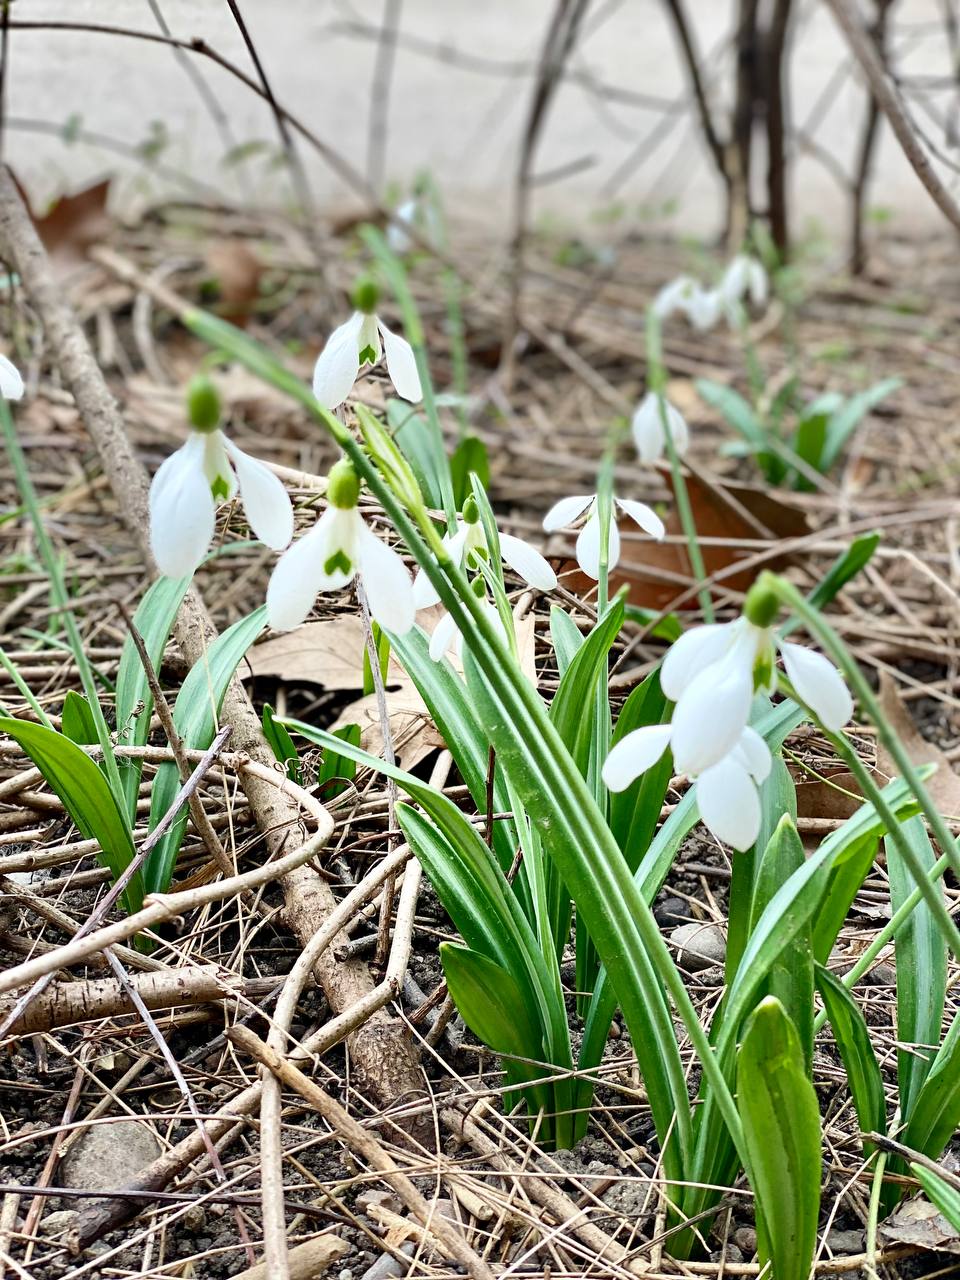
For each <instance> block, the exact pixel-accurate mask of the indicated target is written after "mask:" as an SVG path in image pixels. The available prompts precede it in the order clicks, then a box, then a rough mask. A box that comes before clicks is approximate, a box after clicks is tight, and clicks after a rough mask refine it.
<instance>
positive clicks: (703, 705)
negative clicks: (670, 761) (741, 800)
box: [672, 657, 753, 778]
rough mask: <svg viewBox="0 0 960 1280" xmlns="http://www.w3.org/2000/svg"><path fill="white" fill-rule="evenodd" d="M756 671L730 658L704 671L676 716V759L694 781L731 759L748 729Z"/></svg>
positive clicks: (674, 743) (681, 700) (681, 770)
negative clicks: (729, 757)
mask: <svg viewBox="0 0 960 1280" xmlns="http://www.w3.org/2000/svg"><path fill="white" fill-rule="evenodd" d="M752 701H753V668H752V665H751V666H747V665H746V664H745V663H742V662H731V661H730V659H729V657H728V658H726V659H724V660H722V661H721V662H717V663H714V664H713V665H712V666H709V667H706V668H704V670H702V671H701V672H700V674H699V675H698V676H697V677H696V678H695V679H694V680H693V682H692V683H691V684H690V685H689V686H688V687H687V689H686V690H685V691H684V693H683V694H682V696H681V698H680V700H679V702H678V703H677V706H676V709H675V711H674V713H673V739H672V742H673V758H674V760H675V761H676V765H677V770H678V771H679V772H680V773H685V774H687V775H688V776H689V777H691V778H694V777H696V776H697V774H699V773H702V772H703V770H704V769H709V768H710V766H711V765H712V764H716V763H717V761H718V760H722V759H723V757H724V756H726V755H729V754H730V752H731V751H732V750H733V748H734V747H735V746H736V744H737V741H738V740H739V738H740V735H741V734H742V733H743V731H744V729H745V728H746V726H747V720H748V718H749V716H750V704H751V702H752Z"/></svg>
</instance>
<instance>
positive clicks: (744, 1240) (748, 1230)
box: [733, 1227, 757, 1258]
mask: <svg viewBox="0 0 960 1280" xmlns="http://www.w3.org/2000/svg"><path fill="white" fill-rule="evenodd" d="M733 1243H734V1244H735V1245H736V1246H737V1248H738V1249H742V1250H743V1252H744V1254H745V1255H746V1257H748V1258H752V1257H753V1255H754V1254H755V1253H756V1252H757V1233H756V1231H755V1230H754V1228H753V1227H737V1229H736V1231H734V1233H733Z"/></svg>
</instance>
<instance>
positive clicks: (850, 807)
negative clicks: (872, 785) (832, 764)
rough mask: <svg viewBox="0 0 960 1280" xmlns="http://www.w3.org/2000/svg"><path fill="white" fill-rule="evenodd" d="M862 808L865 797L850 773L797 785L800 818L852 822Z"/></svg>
mask: <svg viewBox="0 0 960 1280" xmlns="http://www.w3.org/2000/svg"><path fill="white" fill-rule="evenodd" d="M808 777H809V775H808V774H804V775H803V778H804V779H807V778H808ZM862 804H863V796H862V795H861V794H860V788H859V787H858V786H857V783H856V780H855V778H854V777H853V774H851V773H845V772H840V773H831V774H826V775H824V777H822V778H817V779H814V780H810V781H805V780H804V781H799V782H798V783H797V817H798V818H849V817H850V816H851V814H854V813H856V811H857V810H858V809H859V808H860V806H861V805H862Z"/></svg>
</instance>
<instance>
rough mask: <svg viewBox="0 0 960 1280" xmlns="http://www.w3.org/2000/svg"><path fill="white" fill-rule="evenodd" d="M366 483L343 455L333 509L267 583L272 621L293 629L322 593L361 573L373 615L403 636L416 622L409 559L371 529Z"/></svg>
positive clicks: (335, 473)
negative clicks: (363, 497) (364, 508)
mask: <svg viewBox="0 0 960 1280" xmlns="http://www.w3.org/2000/svg"><path fill="white" fill-rule="evenodd" d="M359 496H360V482H359V480H358V478H357V474H356V472H355V471H354V469H353V467H352V465H351V464H350V462H349V461H347V460H346V459H341V460H340V461H339V462H338V463H336V464H335V465H334V467H333V468H332V469H331V472H330V478H329V483H328V486H327V509H326V511H324V513H323V515H322V516H321V517H320V519H319V520H318V521H317V523H316V524H315V525H314V526H313V528H312V529H311V530H310V532H309V533H306V534H304V536H303V537H302V538H299V539H298V540H297V541H296V542H295V543H294V544H293V546H292V547H290V548H289V550H288V551H285V552H284V554H283V555H282V556H281V557H280V559H279V560H278V561H277V565H276V568H275V569H274V571H273V573H272V574H271V577H270V582H269V584H268V586H267V620H268V621H269V623H270V625H271V627H274V628H275V629H276V630H278V631H292V630H293V628H294V627H298V626H299V625H300V623H301V622H303V621H304V620H305V618H306V617H307V614H308V613H309V612H310V610H311V608H312V607H313V603H314V601H315V600H316V598H317V596H318V595H319V594H320V593H321V592H322V591H339V590H340V589H341V588H342V587H345V586H346V585H347V584H348V583H349V582H352V581H353V579H354V577H355V576H356V575H359V577H360V581H361V582H362V583H363V589H364V591H365V592H366V595H367V602H368V603H369V605H370V613H371V615H372V616H373V617H374V619H375V620H376V621H377V622H378V623H379V624H380V626H381V627H383V628H384V630H386V631H392V632H394V633H395V634H396V635H403V634H404V632H406V631H409V630H410V628H411V627H412V626H413V622H414V614H415V609H414V604H413V584H412V583H411V580H410V574H409V572H408V570H407V567H406V565H405V564H404V563H403V559H402V557H401V556H400V555H398V554H397V552H396V551H394V550H393V548H392V547H388V546H387V544H386V543H385V542H382V541H381V540H380V539H379V538H378V537H377V535H376V534H375V533H374V532H373V531H372V530H371V529H370V528H368V527H367V524H366V522H365V521H364V519H363V516H361V514H360V511H359V510H358V508H357V499H358V498H359Z"/></svg>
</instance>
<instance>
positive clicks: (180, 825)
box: [144, 605, 267, 893]
mask: <svg viewBox="0 0 960 1280" xmlns="http://www.w3.org/2000/svg"><path fill="white" fill-rule="evenodd" d="M266 625H267V608H266V605H261V606H260V608H259V609H255V610H254V611H253V613H251V614H248V615H247V616H246V617H245V618H241V619H240V620H239V621H238V622H235V623H234V624H233V626H231V627H228V628H227V630H226V631H224V633H223V635H221V636H218V637H217V639H216V640H215V641H214V642H213V644H211V646H210V649H209V651H208V652H207V654H206V659H205V661H202V662H198V663H197V664H196V665H195V666H193V667H192V668H191V669H190V671H189V672H188V674H187V678H186V680H184V682H183V685H182V686H181V689H180V693H179V694H178V695H177V701H176V703H175V704H174V708H173V721H174V724H175V725H176V727H177V731H178V733H179V734H180V740H181V742H182V743H183V745H184V746H185V747H186V748H187V749H188V750H193V751H203V750H205V749H206V748H207V747H209V745H210V743H211V742H212V741H213V736H214V734H215V733H216V731H217V716H218V715H219V712H220V704H221V703H222V702H223V695H224V694H225V693H226V691H227V685H228V684H229V683H230V681H231V680H232V679H233V676H234V672H235V671H236V669H237V667H238V666H239V665H240V663H241V662H242V661H243V657H244V654H245V653H246V652H247V650H248V649H249V648H250V646H251V645H252V644H253V642H254V640H256V638H257V636H259V635H260V633H261V632H262V631H263V630H264V629H265V628H266ZM179 789H180V776H179V774H178V772H177V766H176V765H175V764H174V763H172V762H170V763H169V764H163V765H161V766H160V768H159V769H158V770H157V776H156V778H155V779H154V783H153V790H152V792H151V795H150V830H151V831H152V830H153V829H154V827H155V826H156V825H157V823H158V822H159V821H160V819H161V818H162V817H163V815H164V814H165V813H166V812H167V810H168V809H169V808H170V806H171V804H172V803H173V801H174V798H175V797H176V794H177V792H178V790H179ZM187 814H188V811H187V809H186V808H184V809H182V810H181V812H180V814H179V815H178V816H177V818H176V819H175V820H174V822H173V824H172V826H171V827H170V830H169V831H168V832H167V834H166V835H165V836H164V837H163V838H162V839H161V840H160V841H159V842H158V844H157V845H156V846H155V848H154V849H153V850H152V852H151V854H150V857H149V858H148V859H147V864H146V866H145V868H144V881H145V887H146V891H147V892H149V893H163V892H164V891H165V890H166V889H167V888H168V887H169V885H170V881H171V879H172V878H173V869H174V866H175V865H176V860H177V854H178V853H179V852H180V845H181V844H182V843H183V834H184V831H185V830H186V826H187Z"/></svg>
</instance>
